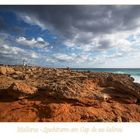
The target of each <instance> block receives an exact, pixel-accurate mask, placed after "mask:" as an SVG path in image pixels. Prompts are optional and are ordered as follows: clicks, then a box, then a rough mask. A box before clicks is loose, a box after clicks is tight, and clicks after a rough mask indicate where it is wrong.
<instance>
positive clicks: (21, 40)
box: [16, 37, 49, 48]
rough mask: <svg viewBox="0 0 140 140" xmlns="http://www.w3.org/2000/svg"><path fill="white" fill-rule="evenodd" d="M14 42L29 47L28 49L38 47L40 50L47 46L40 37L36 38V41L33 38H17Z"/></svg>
mask: <svg viewBox="0 0 140 140" xmlns="http://www.w3.org/2000/svg"><path fill="white" fill-rule="evenodd" d="M16 42H17V43H18V44H20V45H23V46H29V47H32V48H33V47H40V48H43V47H46V46H48V45H49V43H48V42H46V41H44V39H43V38H41V37H38V38H37V39H35V38H32V39H27V38H25V37H19V38H17V39H16Z"/></svg>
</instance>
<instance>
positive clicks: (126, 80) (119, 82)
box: [106, 74, 140, 99]
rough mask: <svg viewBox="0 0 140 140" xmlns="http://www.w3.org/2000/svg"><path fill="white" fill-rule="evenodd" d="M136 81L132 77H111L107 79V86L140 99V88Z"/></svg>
mask: <svg viewBox="0 0 140 140" xmlns="http://www.w3.org/2000/svg"><path fill="white" fill-rule="evenodd" d="M133 81H134V79H133V78H132V77H130V75H126V74H123V75H120V74H118V75H117V74H115V75H110V76H109V77H108V78H107V81H106V83H107V85H108V86H111V87H114V88H115V89H116V90H118V91H119V92H120V93H122V94H128V96H129V95H133V96H135V97H137V98H138V99H140V88H139V87H138V86H137V84H135V83H134V82H133Z"/></svg>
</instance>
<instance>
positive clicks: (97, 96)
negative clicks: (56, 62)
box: [0, 65, 140, 122]
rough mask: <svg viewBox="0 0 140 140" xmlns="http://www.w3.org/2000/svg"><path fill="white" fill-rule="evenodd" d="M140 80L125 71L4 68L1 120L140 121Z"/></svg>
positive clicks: (1, 74)
mask: <svg viewBox="0 0 140 140" xmlns="http://www.w3.org/2000/svg"><path fill="white" fill-rule="evenodd" d="M139 121H140V84H138V83H135V82H134V79H133V78H132V77H131V76H130V75H127V74H113V73H95V72H76V71H72V70H70V69H56V68H43V67H35V66H26V67H25V66H8V65H7V66H6V65H5V66H0V122H139Z"/></svg>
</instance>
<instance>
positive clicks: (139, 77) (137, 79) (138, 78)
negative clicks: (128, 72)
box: [132, 75, 140, 83]
mask: <svg viewBox="0 0 140 140" xmlns="http://www.w3.org/2000/svg"><path fill="white" fill-rule="evenodd" d="M132 77H133V78H134V79H135V80H134V82H137V83H140V76H134V75H132Z"/></svg>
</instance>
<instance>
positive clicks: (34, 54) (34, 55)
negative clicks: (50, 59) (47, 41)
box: [31, 52, 39, 58]
mask: <svg viewBox="0 0 140 140" xmlns="http://www.w3.org/2000/svg"><path fill="white" fill-rule="evenodd" d="M31 57H32V58H39V56H38V54H37V53H35V52H32V54H31Z"/></svg>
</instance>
